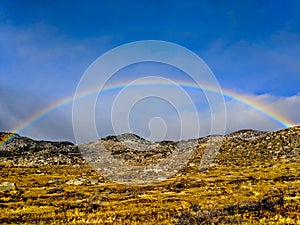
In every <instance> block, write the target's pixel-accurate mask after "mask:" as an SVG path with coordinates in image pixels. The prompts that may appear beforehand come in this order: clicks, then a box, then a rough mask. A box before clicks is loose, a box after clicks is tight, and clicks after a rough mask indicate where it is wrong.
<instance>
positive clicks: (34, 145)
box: [0, 126, 300, 167]
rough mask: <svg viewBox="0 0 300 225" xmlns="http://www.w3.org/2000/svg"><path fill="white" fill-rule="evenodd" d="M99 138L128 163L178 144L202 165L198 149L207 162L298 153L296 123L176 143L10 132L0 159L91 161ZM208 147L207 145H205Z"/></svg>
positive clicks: (153, 158) (148, 159) (156, 156)
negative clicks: (81, 140)
mask: <svg viewBox="0 0 300 225" xmlns="http://www.w3.org/2000/svg"><path fill="white" fill-rule="evenodd" d="M8 135H10V136H11V134H9V133H0V141H3V140H4V139H5V138H6V137H7V136H8ZM100 143H101V146H102V147H105V149H106V150H108V151H109V152H111V154H112V155H113V156H114V157H115V158H116V159H118V160H122V161H123V162H125V163H128V164H131V165H148V164H151V163H156V162H159V161H160V160H162V159H164V158H166V157H168V156H169V155H171V154H172V153H174V151H175V150H176V148H177V147H178V146H180V149H182V150H189V151H193V152H194V154H193V157H192V158H191V160H190V163H189V164H188V165H192V166H194V167H199V165H200V164H201V163H202V164H203V158H206V159H208V158H209V157H208V156H205V157H203V156H204V155H203V154H204V153H205V154H211V159H213V161H212V160H208V164H211V165H214V164H236V165H249V164H251V162H253V160H262V161H263V160H268V159H276V158H289V159H291V160H295V159H296V158H297V157H299V152H300V127H299V126H296V127H291V128H288V129H283V130H279V131H275V132H263V131H255V130H241V131H236V132H233V133H231V134H228V135H225V136H224V137H221V136H208V137H204V138H199V139H193V140H187V141H180V142H172V141H162V142H150V141H147V140H145V139H143V138H141V137H139V136H137V135H134V134H122V135H118V136H108V137H106V138H103V139H101V140H99V141H96V142H92V143H87V144H81V145H74V144H72V143H70V142H50V141H35V140H32V139H30V138H27V137H21V136H19V135H17V134H15V135H13V137H12V138H11V139H10V140H9V141H7V142H5V144H3V145H2V146H0V162H8V163H13V164H52V165H53V164H76V163H83V162H88V163H89V162H95V161H97V157H95V156H96V155H95V154H93V152H94V153H95V151H97V150H99V145H100ZM212 143H213V144H212ZM208 146H210V148H211V150H207V148H208ZM214 146H215V147H214ZM82 148H84V149H89V150H90V152H88V153H87V154H85V160H83V159H82V157H81V152H80V150H79V149H82ZM85 153H86V152H85ZM201 159H202V161H201ZM204 164H205V163H204ZM206 164H207V163H206ZM202 166H203V165H202ZM206 166H209V165H206Z"/></svg>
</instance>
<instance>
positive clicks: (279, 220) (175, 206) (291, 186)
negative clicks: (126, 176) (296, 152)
mask: <svg viewBox="0 0 300 225" xmlns="http://www.w3.org/2000/svg"><path fill="white" fill-rule="evenodd" d="M299 168H300V162H299V161H298V160H294V161H293V162H291V161H290V160H287V159H276V160H275V159H274V160H270V161H268V162H264V163H262V162H256V163H253V164H252V165H250V166H234V165H231V166H230V165H226V166H225V165H219V166H214V167H211V168H210V169H209V170H208V171H205V172H198V171H197V170H196V168H195V169H193V168H190V170H189V171H188V172H187V173H183V174H181V175H177V176H174V177H172V178H170V179H168V180H166V181H163V182H162V183H158V184H155V185H150V186H138V187H133V186H126V185H120V184H115V183H111V182H109V181H105V180H104V181H103V182H101V183H99V184H97V185H79V186H75V185H67V184H66V181H67V180H69V179H71V178H76V177H86V178H98V179H100V180H101V179H102V178H101V177H100V175H99V174H97V173H95V172H94V171H93V170H91V168H90V167H89V166H88V165H82V167H81V168H76V167H74V166H71V165H69V166H67V165H64V166H62V165H61V166H39V167H14V166H11V165H5V164H2V165H1V167H0V174H1V176H0V183H1V182H3V181H8V180H9V181H12V182H15V183H16V184H17V187H18V190H15V191H12V192H4V193H0V224H48V225H49V224H181V225H182V224H202V223H203V224H230V223H243V224H253V223H254V224H300V206H299V205H300V204H299V203H300V193H299V190H300V179H299V177H300V170H299ZM55 178H56V179H58V183H53V184H48V183H47V182H48V181H49V180H51V179H55Z"/></svg>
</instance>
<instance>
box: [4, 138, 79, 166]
mask: <svg viewBox="0 0 300 225" xmlns="http://www.w3.org/2000/svg"><path fill="white" fill-rule="evenodd" d="M2 137H3V136H2ZM0 162H8V163H12V164H14V165H18V164H52V165H53V164H73V163H78V162H82V158H81V154H80V152H79V150H78V147H77V146H76V145H74V144H72V143H70V142H50V141H35V140H32V139H30V138H27V137H20V136H19V135H14V136H13V137H12V138H10V139H9V141H6V142H5V143H4V144H3V145H2V146H0Z"/></svg>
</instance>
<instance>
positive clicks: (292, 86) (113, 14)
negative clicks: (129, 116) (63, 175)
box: [0, 0, 300, 140]
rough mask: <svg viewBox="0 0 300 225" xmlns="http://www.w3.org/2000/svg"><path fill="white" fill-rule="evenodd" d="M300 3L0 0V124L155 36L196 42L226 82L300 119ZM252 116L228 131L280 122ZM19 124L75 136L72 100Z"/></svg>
mask: <svg viewBox="0 0 300 225" xmlns="http://www.w3.org/2000/svg"><path fill="white" fill-rule="evenodd" d="M299 9H300V2H299V1H156V0H151V1H0V94H1V97H0V106H1V109H0V110H1V112H0V130H13V129H14V127H16V126H18V124H20V123H22V121H23V120H24V119H26V118H27V117H29V116H30V115H31V114H34V113H36V112H38V111H39V110H41V109H43V108H45V107H47V105H49V104H51V103H53V102H55V101H58V100H59V99H61V98H64V96H68V95H72V94H74V91H75V89H76V86H77V84H78V82H79V80H80V78H81V76H82V74H83V73H84V71H85V70H86V69H87V67H88V66H89V65H90V64H91V63H92V62H93V61H94V60H95V59H96V58H97V57H99V56H100V55H101V54H103V53H105V52H106V51H108V50H110V49H112V48H114V47H117V46H119V45H121V44H125V43H128V42H133V41H139V40H149V39H151V40H164V41H169V42H174V43H177V44H179V45H182V46H184V47H186V48H188V49H190V50H192V51H193V52H195V53H196V54H198V55H199V56H200V57H201V58H202V59H203V60H204V61H205V62H206V63H207V65H208V66H209V67H210V69H211V70H212V71H213V73H214V74H215V76H216V78H217V79H218V81H219V83H220V85H221V87H222V88H225V89H229V90H234V91H236V92H237V93H241V94H244V95H249V96H250V95H251V96H256V97H257V99H262V98H263V97H262V96H267V97H265V98H263V99H264V101H267V102H266V104H270V107H274V108H278V107H280V106H285V109H281V107H280V109H278V110H282V113H286V117H288V118H290V119H291V120H292V121H295V123H299V122H300V118H299V116H298V115H300V111H299V108H300V107H298V108H297V106H299V87H300V63H299V61H300V15H299V13H298V12H299ZM127 76H129V75H128V74H127ZM291 98H292V99H294V98H295V100H293V101H291V100H290V99H291ZM266 99H269V100H266ZM270 99H271V100H270ZM271 103H272V104H273V105H272V104H271ZM228 105H230V107H232V108H229V109H228V112H229V113H231V112H232V117H234V116H233V112H236V111H239V112H240V113H241V114H242V112H244V113H245V116H246V115H248V114H249V113H250V114H251V112H252V111H251V109H250V108H249V107H248V108H247V107H246V108H243V107H244V106H241V105H239V103H235V102H229V103H228ZM141 108H142V107H141ZM237 109H239V110H237ZM290 111H293V112H290ZM298 112H299V113H298ZM247 113H248V114H247ZM159 115H160V114H159ZM242 115H243V114H242ZM251 115H252V114H251ZM251 115H250V117H249V119H245V120H241V123H238V124H235V125H232V124H234V123H230V124H229V127H230V128H229V129H228V130H229V131H231V130H235V129H240V128H248V127H249V128H257V129H266V130H271V129H278V128H280V127H278V125H274V124H272V123H270V122H268V121H264V122H263V123H261V122H262V121H261V119H257V118H260V115H256V114H255V115H253V116H252V117H251ZM248 116H249V115H248ZM256 119H257V120H256ZM63 121H64V123H65V126H64V127H63V128H62V127H61V124H62V122H63ZM228 121H231V120H230V118H229V119H228ZM261 124H263V125H261ZM104 130H105V129H104ZM136 130H137V132H138V131H139V130H140V131H141V130H142V128H140V129H138V128H137V129H136ZM21 133H22V134H24V135H28V136H31V137H35V138H42V139H68V140H74V138H73V134H72V124H71V106H70V105H67V106H64V107H61V108H60V109H57V110H56V111H55V112H53V113H52V114H49V115H47V116H45V117H44V118H42V119H41V120H40V121H37V122H35V123H34V124H32V126H31V127H29V128H27V129H25V130H23V131H22V132H21ZM106 133H111V130H110V129H108V130H107V131H104V132H103V135H105V134H106ZM141 133H143V132H142V131H141ZM170 137H171V136H170Z"/></svg>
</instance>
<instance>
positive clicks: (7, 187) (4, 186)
mask: <svg viewBox="0 0 300 225" xmlns="http://www.w3.org/2000/svg"><path fill="white" fill-rule="evenodd" d="M16 189H17V186H16V184H15V183H14V182H2V183H1V184H0V191H13V190H16Z"/></svg>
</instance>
